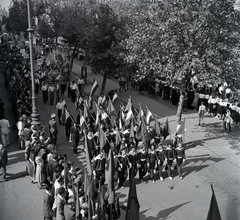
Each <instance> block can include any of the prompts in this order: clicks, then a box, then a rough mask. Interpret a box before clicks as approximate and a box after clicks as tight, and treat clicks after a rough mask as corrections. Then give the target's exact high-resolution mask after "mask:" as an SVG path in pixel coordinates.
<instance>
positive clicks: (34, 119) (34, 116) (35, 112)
mask: <svg viewBox="0 0 240 220" xmlns="http://www.w3.org/2000/svg"><path fill="white" fill-rule="evenodd" d="M27 9H28V29H27V32H28V35H29V49H30V64H31V84H32V114H31V118H32V125H39V124H40V123H39V114H38V109H37V98H36V89H35V74H34V58H33V29H32V26H31V10H30V0H27Z"/></svg>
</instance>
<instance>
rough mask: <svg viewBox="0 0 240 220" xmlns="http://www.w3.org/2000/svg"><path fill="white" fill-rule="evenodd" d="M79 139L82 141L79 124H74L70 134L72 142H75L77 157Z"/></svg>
mask: <svg viewBox="0 0 240 220" xmlns="http://www.w3.org/2000/svg"><path fill="white" fill-rule="evenodd" d="M79 139H80V134H79V128H78V127H77V123H76V122H74V123H73V127H72V128H71V132H70V140H71V141H72V142H73V153H74V155H75V156H76V155H77V148H78V143H79Z"/></svg>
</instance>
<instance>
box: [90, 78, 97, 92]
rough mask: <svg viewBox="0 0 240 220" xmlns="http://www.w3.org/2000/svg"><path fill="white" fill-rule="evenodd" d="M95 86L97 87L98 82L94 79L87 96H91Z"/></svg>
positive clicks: (95, 88)
mask: <svg viewBox="0 0 240 220" xmlns="http://www.w3.org/2000/svg"><path fill="white" fill-rule="evenodd" d="M97 88H98V83H97V81H96V80H95V79H94V82H93V84H92V88H91V91H90V94H89V96H93V94H94V93H95V92H96V90H97Z"/></svg>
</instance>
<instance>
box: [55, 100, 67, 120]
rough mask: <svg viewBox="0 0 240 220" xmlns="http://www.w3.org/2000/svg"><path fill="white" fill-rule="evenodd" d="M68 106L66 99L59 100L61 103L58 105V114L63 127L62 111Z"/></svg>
mask: <svg viewBox="0 0 240 220" xmlns="http://www.w3.org/2000/svg"><path fill="white" fill-rule="evenodd" d="M65 106H66V102H65V100H64V99H61V98H60V99H59V102H58V103H57V105H56V108H57V114H58V121H59V124H60V125H61V124H62V121H61V117H62V111H63V109H64V107H65Z"/></svg>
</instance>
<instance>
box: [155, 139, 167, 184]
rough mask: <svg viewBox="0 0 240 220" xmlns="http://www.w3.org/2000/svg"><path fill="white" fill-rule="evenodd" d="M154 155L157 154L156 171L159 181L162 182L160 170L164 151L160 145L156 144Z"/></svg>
mask: <svg viewBox="0 0 240 220" xmlns="http://www.w3.org/2000/svg"><path fill="white" fill-rule="evenodd" d="M156 154H157V171H158V174H159V178H160V180H161V181H163V175H162V170H163V163H164V160H165V151H164V149H163V145H162V144H161V143H159V144H158V147H157V149H156Z"/></svg>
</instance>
